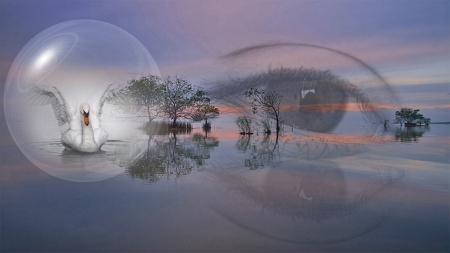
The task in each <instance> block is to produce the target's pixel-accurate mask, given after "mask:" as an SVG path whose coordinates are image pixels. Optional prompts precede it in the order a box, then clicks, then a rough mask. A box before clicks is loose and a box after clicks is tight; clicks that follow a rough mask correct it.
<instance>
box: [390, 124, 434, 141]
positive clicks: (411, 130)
mask: <svg viewBox="0 0 450 253" xmlns="http://www.w3.org/2000/svg"><path fill="white" fill-rule="evenodd" d="M428 131H430V127H429V126H415V127H398V128H397V130H396V131H395V140H396V141H400V142H418V141H419V139H420V138H421V137H423V134H424V133H425V132H428Z"/></svg>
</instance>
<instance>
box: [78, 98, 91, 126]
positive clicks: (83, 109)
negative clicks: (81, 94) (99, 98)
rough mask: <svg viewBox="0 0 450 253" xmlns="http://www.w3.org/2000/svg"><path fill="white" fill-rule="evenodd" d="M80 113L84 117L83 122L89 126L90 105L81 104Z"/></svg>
mask: <svg viewBox="0 0 450 253" xmlns="http://www.w3.org/2000/svg"><path fill="white" fill-rule="evenodd" d="M80 113H81V116H82V117H83V122H84V124H85V125H86V126H89V105H88V104H86V103H84V104H81V106H80Z"/></svg>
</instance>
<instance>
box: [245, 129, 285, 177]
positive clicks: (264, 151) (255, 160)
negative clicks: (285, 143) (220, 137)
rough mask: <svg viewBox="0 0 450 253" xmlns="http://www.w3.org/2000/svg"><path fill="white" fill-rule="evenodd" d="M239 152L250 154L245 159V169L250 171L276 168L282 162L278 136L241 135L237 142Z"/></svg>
mask: <svg viewBox="0 0 450 253" xmlns="http://www.w3.org/2000/svg"><path fill="white" fill-rule="evenodd" d="M236 148H237V149H238V150H239V151H242V152H244V153H248V156H247V158H246V159H245V167H248V168H250V170H256V169H261V168H264V166H269V167H276V166H277V165H278V164H279V163H280V162H281V160H280V153H279V149H278V135H276V136H271V135H269V134H264V135H263V136H262V137H260V136H255V137H253V136H251V135H240V136H239V139H238V141H237V142H236Z"/></svg>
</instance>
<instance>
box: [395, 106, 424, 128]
mask: <svg viewBox="0 0 450 253" xmlns="http://www.w3.org/2000/svg"><path fill="white" fill-rule="evenodd" d="M419 111H420V110H419V109H413V108H408V107H404V108H401V109H400V111H396V112H395V120H396V121H397V122H399V123H400V126H401V125H404V126H405V127H412V126H421V125H422V124H424V125H426V126H428V124H430V122H431V119H430V118H425V117H424V116H423V115H422V114H420V113H419Z"/></svg>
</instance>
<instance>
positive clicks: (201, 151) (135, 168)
mask: <svg viewBox="0 0 450 253" xmlns="http://www.w3.org/2000/svg"><path fill="white" fill-rule="evenodd" d="M140 144H141V145H140V146H141V149H137V150H136V152H135V155H133V156H131V157H129V158H128V159H126V160H127V161H126V163H125V167H126V169H125V171H126V173H127V174H128V175H129V177H131V178H132V179H141V180H144V181H146V182H148V183H154V182H156V181H159V180H160V179H162V178H166V179H169V178H171V177H173V178H179V177H182V176H185V175H188V174H189V173H191V172H192V170H193V169H194V168H195V169H202V167H203V166H204V165H205V164H206V160H208V159H209V158H210V153H211V151H212V150H213V149H214V148H216V147H218V146H219V141H218V140H217V138H214V137H207V136H204V135H202V134H200V133H195V134H194V135H193V136H188V137H186V136H185V135H179V134H178V133H176V132H172V133H171V134H170V135H158V136H151V135H149V137H148V140H147V141H146V143H145V145H142V144H143V142H141V143H140Z"/></svg>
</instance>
